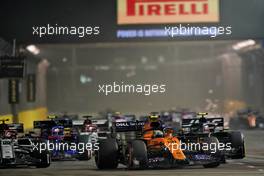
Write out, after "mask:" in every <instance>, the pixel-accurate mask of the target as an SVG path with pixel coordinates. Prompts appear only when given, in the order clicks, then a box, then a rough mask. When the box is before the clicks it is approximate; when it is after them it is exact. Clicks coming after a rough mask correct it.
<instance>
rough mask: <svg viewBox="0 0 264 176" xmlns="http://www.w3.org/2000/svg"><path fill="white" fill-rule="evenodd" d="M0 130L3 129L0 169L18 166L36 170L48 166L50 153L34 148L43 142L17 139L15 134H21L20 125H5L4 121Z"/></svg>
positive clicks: (0, 142)
mask: <svg viewBox="0 0 264 176" xmlns="http://www.w3.org/2000/svg"><path fill="white" fill-rule="evenodd" d="M0 128H1V129H5V132H4V135H3V136H1V137H0V168H2V167H14V166H18V165H27V166H36V167H37V168H46V167H49V166H50V153H49V152H48V151H47V150H43V151H40V150H38V148H36V146H38V145H40V144H42V143H43V141H40V140H33V139H30V138H18V137H17V133H21V132H23V131H21V130H23V125H22V124H5V120H4V121H2V124H0Z"/></svg>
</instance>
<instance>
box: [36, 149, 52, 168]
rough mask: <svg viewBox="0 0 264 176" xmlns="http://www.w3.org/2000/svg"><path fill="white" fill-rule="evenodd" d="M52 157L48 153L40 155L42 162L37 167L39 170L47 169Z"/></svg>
mask: <svg viewBox="0 0 264 176" xmlns="http://www.w3.org/2000/svg"><path fill="white" fill-rule="evenodd" d="M50 162H51V157H50V153H49V152H48V151H46V152H43V153H41V154H40V162H39V163H38V164H37V165H36V167H37V168H47V167H49V166H50Z"/></svg>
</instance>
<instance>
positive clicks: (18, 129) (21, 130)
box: [7, 123, 24, 133]
mask: <svg viewBox="0 0 264 176" xmlns="http://www.w3.org/2000/svg"><path fill="white" fill-rule="evenodd" d="M7 125H8V129H9V130H14V131H16V132H18V133H24V125H23V124H22V123H12V124H7Z"/></svg>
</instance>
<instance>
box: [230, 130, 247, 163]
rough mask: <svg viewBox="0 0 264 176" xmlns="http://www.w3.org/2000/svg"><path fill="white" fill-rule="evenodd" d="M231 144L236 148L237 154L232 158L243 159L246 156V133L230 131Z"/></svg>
mask: <svg viewBox="0 0 264 176" xmlns="http://www.w3.org/2000/svg"><path fill="white" fill-rule="evenodd" d="M230 140H231V145H232V147H233V148H235V149H236V154H235V155H233V156H232V157H231V158H232V159H242V158H244V157H245V142H244V135H243V134H242V133H241V132H240V131H232V132H231V133H230Z"/></svg>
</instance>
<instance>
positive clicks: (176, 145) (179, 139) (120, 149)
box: [95, 114, 244, 169]
mask: <svg viewBox="0 0 264 176" xmlns="http://www.w3.org/2000/svg"><path fill="white" fill-rule="evenodd" d="M200 120H201V121H196V120H195V121H194V122H199V123H200V124H201V125H202V123H205V122H206V121H205V120H206V119H205V118H204V117H203V118H201V119H200ZM215 121H217V120H215ZM192 122H193V121H192ZM196 125H197V124H196V123H195V126H196ZM210 125H212V124H210ZM190 127H192V128H193V127H194V126H193V125H192V124H191V125H190ZM131 132H135V135H131ZM113 133H114V135H112V137H111V138H108V139H105V140H100V141H99V150H98V151H96V152H95V162H96V165H97V167H98V168H99V169H114V168H117V166H118V164H119V163H121V164H124V165H126V166H127V167H128V168H130V169H146V168H159V167H177V166H183V165H197V164H199V165H203V166H204V167H217V166H219V165H220V164H221V163H222V162H224V159H225V156H226V148H224V149H223V151H222V152H219V150H216V149H215V150H214V148H213V149H211V148H210V146H216V145H218V144H219V140H218V139H217V137H218V136H217V135H219V134H220V133H216V134H215V136H212V137H211V136H210V135H205V133H204V132H203V133H201V134H204V135H203V136H199V135H198V134H197V132H195V133H186V134H185V133H183V132H175V130H174V129H171V128H167V127H165V126H164V125H163V123H162V121H161V120H160V117H159V115H157V114H154V115H153V114H151V115H150V116H149V118H148V120H147V121H128V122H116V123H114V125H113ZM121 133H129V134H130V135H125V137H124V136H123V135H121ZM136 134H140V136H139V135H136ZM207 134H210V133H207ZM216 136H217V137H216ZM219 136H220V135H219ZM221 141H222V140H221ZM191 144H193V145H194V146H195V147H197V146H200V148H198V147H197V148H188V147H186V146H189V145H190V146H192V145H191ZM224 144H226V143H224ZM183 146H185V147H183ZM204 146H207V148H206V147H204ZM227 147H228V146H227ZM230 147H232V144H230ZM230 149H232V148H230ZM236 156H238V155H236ZM243 157H244V156H240V155H239V157H237V158H243ZM233 159H235V157H233Z"/></svg>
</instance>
